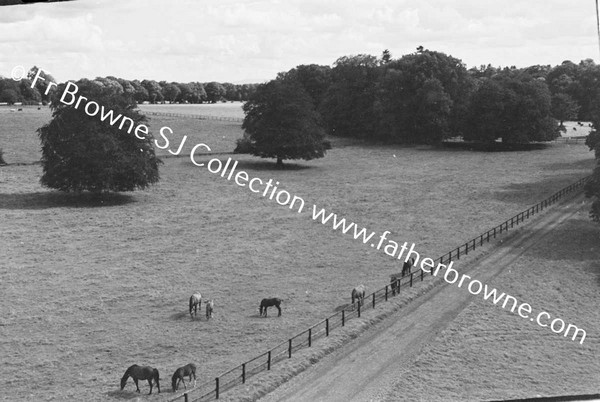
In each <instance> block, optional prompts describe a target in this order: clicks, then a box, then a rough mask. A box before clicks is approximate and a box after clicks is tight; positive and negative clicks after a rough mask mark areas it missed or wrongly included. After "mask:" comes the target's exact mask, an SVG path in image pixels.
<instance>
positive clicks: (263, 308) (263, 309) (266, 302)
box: [259, 297, 283, 317]
mask: <svg viewBox="0 0 600 402" xmlns="http://www.w3.org/2000/svg"><path fill="white" fill-rule="evenodd" d="M282 301H283V300H282V299H279V298H277V297H274V298H272V299H262V300H261V302H260V308H259V311H260V316H261V317H266V316H267V308H268V307H271V306H275V307H277V310H279V314H278V315H277V316H278V317H280V316H281V307H279V306H280V305H281V302H282Z"/></svg>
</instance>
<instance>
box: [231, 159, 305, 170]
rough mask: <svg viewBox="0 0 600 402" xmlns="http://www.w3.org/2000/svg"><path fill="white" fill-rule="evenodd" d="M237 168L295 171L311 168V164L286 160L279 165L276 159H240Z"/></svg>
mask: <svg viewBox="0 0 600 402" xmlns="http://www.w3.org/2000/svg"><path fill="white" fill-rule="evenodd" d="M237 169H243V170H254V171H261V170H272V171H275V172H279V171H286V170H292V171H293V170H305V169H311V166H308V165H301V164H297V163H293V162H284V163H283V166H277V163H276V162H275V161H273V162H271V161H265V160H260V161H252V160H241V161H238V165H237V167H236V170H237Z"/></svg>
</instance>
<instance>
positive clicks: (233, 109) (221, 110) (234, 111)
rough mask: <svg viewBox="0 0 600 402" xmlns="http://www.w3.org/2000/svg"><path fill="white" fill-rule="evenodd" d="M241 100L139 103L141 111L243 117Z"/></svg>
mask: <svg viewBox="0 0 600 402" xmlns="http://www.w3.org/2000/svg"><path fill="white" fill-rule="evenodd" d="M242 104H243V103H242V102H227V103H203V104H200V105H139V108H140V109H141V110H142V111H145V112H146V111H147V112H161V113H182V114H195V115H206V116H221V117H240V118H243V117H244V111H243V110H242Z"/></svg>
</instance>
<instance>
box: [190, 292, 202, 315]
mask: <svg viewBox="0 0 600 402" xmlns="http://www.w3.org/2000/svg"><path fill="white" fill-rule="evenodd" d="M201 307H202V295H201V294H200V293H194V294H193V295H191V296H190V317H192V318H194V315H197V314H198V309H199V308H201ZM192 310H193V311H194V315H192ZM200 314H202V310H200Z"/></svg>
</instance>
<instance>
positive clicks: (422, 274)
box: [421, 270, 433, 282]
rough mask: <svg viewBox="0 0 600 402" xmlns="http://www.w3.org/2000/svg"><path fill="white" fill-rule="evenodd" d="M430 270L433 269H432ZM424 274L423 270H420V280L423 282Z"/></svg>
mask: <svg viewBox="0 0 600 402" xmlns="http://www.w3.org/2000/svg"><path fill="white" fill-rule="evenodd" d="M432 271H433V270H432ZM424 275H425V274H424V273H423V270H421V282H423V276H424Z"/></svg>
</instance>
